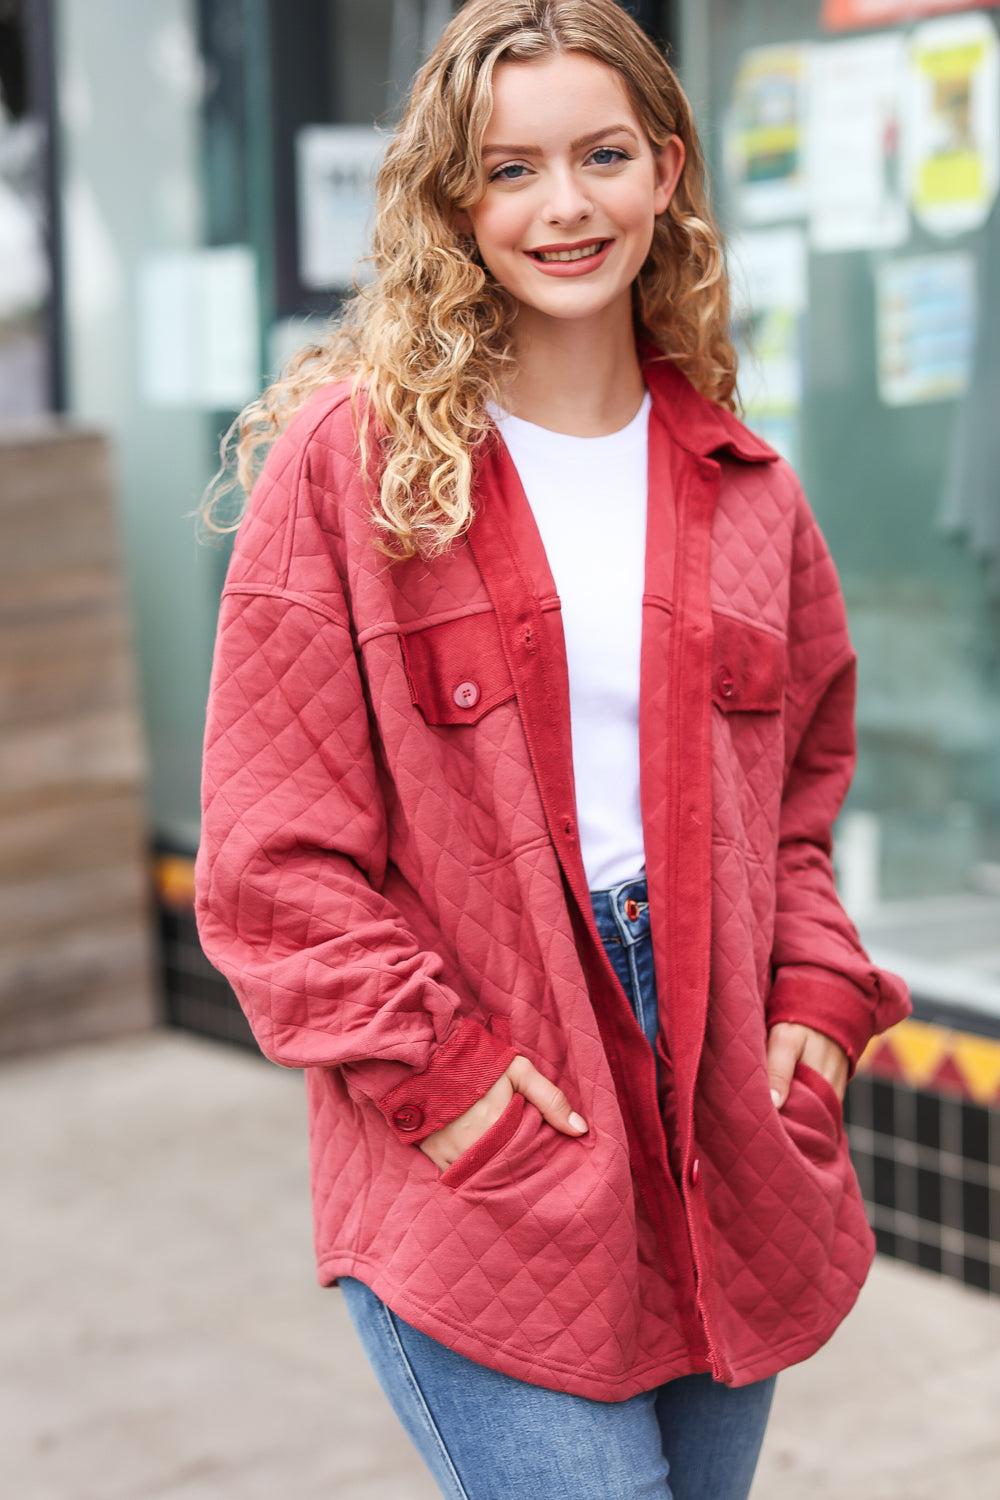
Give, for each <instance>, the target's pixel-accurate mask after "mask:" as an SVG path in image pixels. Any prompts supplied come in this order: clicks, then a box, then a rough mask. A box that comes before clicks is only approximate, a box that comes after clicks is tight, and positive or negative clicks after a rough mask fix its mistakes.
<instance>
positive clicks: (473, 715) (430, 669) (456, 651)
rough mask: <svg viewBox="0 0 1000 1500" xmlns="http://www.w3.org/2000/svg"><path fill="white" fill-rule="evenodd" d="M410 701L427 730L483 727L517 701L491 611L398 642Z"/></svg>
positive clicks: (447, 622) (413, 632) (416, 632)
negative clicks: (441, 726) (447, 726)
mask: <svg viewBox="0 0 1000 1500" xmlns="http://www.w3.org/2000/svg"><path fill="white" fill-rule="evenodd" d="M399 641H400V649H401V650H402V653H403V664H404V666H405V668H406V677H407V681H408V682H409V684H410V697H411V698H412V699H413V702H414V703H415V704H416V706H417V708H418V709H419V710H420V712H421V714H422V715H423V717H424V719H426V721H427V723H428V724H466V725H468V724H478V723H479V721H480V719H482V718H483V716H484V715H485V714H488V713H489V712H490V710H491V709H493V708H496V707H497V706H498V705H499V704H501V703H506V702H508V701H509V700H510V699H511V698H513V696H514V684H513V682H512V680H511V676H510V672H509V671H508V669H507V661H506V658H505V657H504V653H503V642H502V641H501V638H500V625H499V622H498V620H497V617H496V615H495V614H494V612H493V611H492V610H487V611H486V612H485V613H483V614H477V615H463V616H462V617H461V619H458V620H445V621H444V622H443V623H442V624H440V625H427V626H425V627H424V628H423V629H422V630H411V631H410V632H409V633H408V634H406V635H401V636H400V638H399Z"/></svg>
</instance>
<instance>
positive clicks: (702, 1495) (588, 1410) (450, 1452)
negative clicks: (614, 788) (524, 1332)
mask: <svg viewBox="0 0 1000 1500" xmlns="http://www.w3.org/2000/svg"><path fill="white" fill-rule="evenodd" d="M591 899H592V901H593V905H594V914H595V917H596V919H597V929H598V932H599V933H600V935H601V939H602V941H603V942H604V945H605V948H606V949H607V952H608V956H609V957H610V959H611V963H612V965H613V967H614V969H615V972H616V973H617V975H618V977H619V979H621V981H622V986H623V988H624V990H625V994H626V995H627V996H628V999H629V1003H630V1004H631V1006H632V1009H633V1011H634V1012H635V1014H636V1019H637V1020H638V1022H639V1025H640V1026H641V1027H642V1030H643V1032H644V1034H645V1035H646V1037H647V1038H648V1039H649V1041H650V1043H652V1042H653V1040H654V1038H655V1036H656V1026H657V1009H656V985H655V981H654V977H653V954H652V940H651V938H650V935H649V908H648V905H647V897H646V885H645V881H634V882H630V883H628V884H626V885H622V886H618V887H616V888H615V889H614V890H612V891H598V892H594V893H593V894H592V898H591ZM632 903H634V905H633V904H632ZM340 1285H341V1287H342V1288H343V1291H344V1296H345V1298H346V1300H347V1310H348V1312H349V1314H350V1317H351V1321H352V1323H353V1324H354V1327H355V1329H356V1330H357V1333H358V1337H359V1338H360V1340H361V1343H362V1346H363V1347H364V1350H365V1353H366V1354H367V1356H368V1359H369V1362H370V1364H371V1366H372V1369H373V1370H374V1371H375V1374H376V1376H377V1377H378V1381H379V1384H380V1385H381V1387H382V1389H383V1390H384V1391H385V1394H386V1396H387V1397H388V1399H389V1402H390V1404H391V1405H392V1407H393V1408H394V1410H395V1412H396V1415H397V1416H398V1417H399V1420H400V1421H401V1422H402V1424H403V1426H404V1427H405V1428H406V1430H407V1432H408V1433H409V1435H410V1437H411V1439H412V1440H413V1443H414V1444H415V1446H416V1448H417V1451H418V1452H419V1453H420V1455H421V1457H422V1458H423V1460H424V1462H425V1463H426V1465H427V1467H428V1468H429V1469H430V1471H431V1473H432V1475H433V1476H434V1479H435V1480H436V1482H437V1484H438V1486H439V1488H440V1490H441V1493H442V1494H443V1495H444V1496H446V1497H447V1500H746V1496H747V1495H748V1494H749V1492H750V1485H751V1483H752V1481H753V1474H754V1469H755V1468H756V1466H757V1456H758V1454H759V1452H760V1445H761V1442H762V1441H763V1437H764V1428H765V1426H766V1425H767V1418H768V1413H769V1411H770V1409H771V1397H772V1395H773V1394H774V1377H773V1376H772V1377H771V1378H770V1379H769V1380H760V1381H757V1382H756V1383H755V1384H753V1385H746V1386H741V1387H740V1388H739V1389H738V1390H730V1389H729V1387H727V1386H724V1385H720V1384H717V1383H716V1382H715V1381H714V1380H713V1379H712V1377H711V1376H710V1375H684V1376H681V1377H680V1378H679V1379H677V1380H670V1381H668V1382H666V1384H664V1385H661V1386H657V1387H656V1388H655V1389H653V1390H651V1391H644V1392H643V1393H642V1394H641V1395H639V1396H632V1397H631V1398H630V1399H629V1400H627V1401H613V1402H604V1401H591V1400H588V1399H587V1398H586V1397H584V1396H570V1395H566V1394H565V1393H564V1392H561V1391H549V1390H545V1389H543V1388H542V1387H541V1386H537V1385H529V1384H528V1383H527V1382H526V1381H523V1380H515V1379H514V1378H513V1377H512V1376H510V1375H501V1374H500V1373H499V1372H498V1371H496V1370H491V1369H488V1368H487V1367H486V1366H485V1365H479V1364H476V1363H475V1362H474V1361H472V1360H470V1359H466V1358H465V1357H464V1355H461V1354H456V1353H455V1352H454V1350H452V1349H448V1348H447V1347H446V1346H445V1345H444V1344H440V1343H438V1342H437V1340H435V1339H432V1338H430V1337H428V1335H427V1334H425V1333H419V1332H418V1331H417V1330H416V1329H415V1328H411V1326H410V1325H409V1324H408V1323H404V1322H403V1320H402V1318H400V1317H398V1316H397V1315H396V1313H394V1312H392V1311H391V1309H390V1308H388V1307H387V1306H386V1305H385V1303H384V1302H382V1301H381V1300H380V1299H379V1298H378V1297H376V1296H375V1294H374V1292H372V1291H370V1290H369V1288H368V1287H366V1286H365V1285H364V1284H363V1283H362V1282H360V1281H355V1280H354V1279H353V1278H352V1277H348V1276H342V1277H341V1278H340ZM668 1475H669V1482H668Z"/></svg>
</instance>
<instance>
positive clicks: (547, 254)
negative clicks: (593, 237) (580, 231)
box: [534, 240, 607, 260]
mask: <svg viewBox="0 0 1000 1500" xmlns="http://www.w3.org/2000/svg"><path fill="white" fill-rule="evenodd" d="M606 244H607V240H598V242H597V243H596V244H594V245H581V246H580V248H579V249H578V250H536V251H535V252H534V254H535V256H536V258H537V259H538V260H584V259H585V258H586V257H587V256H588V255H599V254H600V253H601V251H602V250H603V249H604V247H605V245H606Z"/></svg>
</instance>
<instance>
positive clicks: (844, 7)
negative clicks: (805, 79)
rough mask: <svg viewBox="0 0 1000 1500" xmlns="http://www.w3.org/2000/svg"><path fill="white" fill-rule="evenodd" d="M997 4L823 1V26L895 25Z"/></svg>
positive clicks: (983, 0)
mask: <svg viewBox="0 0 1000 1500" xmlns="http://www.w3.org/2000/svg"><path fill="white" fill-rule="evenodd" d="M997 6H1000V0H823V9H822V11H821V12H820V25H822V26H824V27H825V28H826V30H827V31H859V30H860V29H861V28H862V27H864V26H895V25H897V24H898V23H899V22H901V21H919V20H922V19H923V17H924V16H943V15H949V14H950V13H951V12H953V11H961V10H986V9H988V8H990V7H992V8H993V9H994V10H995V9H996V8H997Z"/></svg>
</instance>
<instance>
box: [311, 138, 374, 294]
mask: <svg viewBox="0 0 1000 1500" xmlns="http://www.w3.org/2000/svg"><path fill="white" fill-rule="evenodd" d="M384 149H385V137H384V136H382V135H380V134H379V133H378V131H377V130H375V129H373V128H371V127H369V126H364V125H307V126H306V127H305V128H304V129H302V130H300V131H299V133H298V135H297V136H296V138H295V160H296V172H297V179H298V209H299V214H298V222H299V279H300V280H301V282H302V284H303V286H307V287H312V288H313V289H314V290H316V291H330V290H340V291H343V290H346V289H347V288H349V287H350V286H352V285H353V283H354V278H355V275H356V274H357V275H358V277H359V279H360V280H364V272H365V268H364V266H361V267H359V266H358V262H359V261H362V260H363V259H364V257H365V256H366V255H367V254H368V249H369V245H368V236H369V227H370V220H371V214H372V206H373V204H374V201H375V173H376V172H377V170H378V165H379V162H380V160H381V158H382V152H383V150H384Z"/></svg>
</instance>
